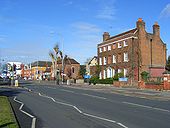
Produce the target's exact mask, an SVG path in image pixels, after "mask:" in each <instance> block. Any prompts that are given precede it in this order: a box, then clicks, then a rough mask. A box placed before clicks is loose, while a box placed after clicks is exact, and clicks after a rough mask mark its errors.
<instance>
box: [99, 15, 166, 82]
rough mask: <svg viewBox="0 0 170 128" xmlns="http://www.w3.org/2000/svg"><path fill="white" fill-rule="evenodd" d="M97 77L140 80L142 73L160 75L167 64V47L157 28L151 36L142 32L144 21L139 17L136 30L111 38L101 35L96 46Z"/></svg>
mask: <svg viewBox="0 0 170 128" xmlns="http://www.w3.org/2000/svg"><path fill="white" fill-rule="evenodd" d="M98 63H99V65H100V66H101V73H100V78H101V79H105V78H111V77H114V75H115V74H116V73H121V72H122V73H123V74H124V76H125V77H128V78H131V79H133V80H136V81H139V80H140V79H141V75H140V74H141V73H142V72H143V71H147V72H149V73H150V75H153V76H154V74H156V76H160V75H162V72H163V71H164V67H165V64H166V44H165V43H164V42H163V41H162V39H161V37H160V26H159V25H158V23H157V22H156V23H155V24H154V25H153V33H148V32H146V30H145V22H144V21H143V20H142V19H141V18H139V19H138V21H137V22H136V28H134V29H131V30H129V31H126V32H123V33H121V34H118V35H115V36H112V37H111V36H110V35H109V33H108V32H104V34H103V42H102V43H100V44H98Z"/></svg>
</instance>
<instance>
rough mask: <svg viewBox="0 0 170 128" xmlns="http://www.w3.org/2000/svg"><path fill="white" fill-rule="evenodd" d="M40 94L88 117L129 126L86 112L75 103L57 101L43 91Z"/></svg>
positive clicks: (125, 127) (124, 127)
mask: <svg viewBox="0 0 170 128" xmlns="http://www.w3.org/2000/svg"><path fill="white" fill-rule="evenodd" d="M39 96H41V97H45V98H48V99H51V100H52V101H53V102H55V103H58V104H61V105H65V106H69V107H72V108H74V109H75V110H76V111H77V112H79V113H80V114H82V115H84V116H88V117H92V118H96V119H99V120H103V121H107V122H111V123H114V124H117V125H119V126H121V127H123V128H128V127H127V126H125V125H124V124H122V123H120V122H117V121H114V120H110V119H107V118H103V117H99V116H95V115H92V114H88V113H84V112H82V111H81V110H80V109H79V108H78V107H76V106H74V105H72V104H67V103H64V102H60V101H56V100H55V99H54V98H53V97H50V96H47V95H42V94H41V93H39Z"/></svg>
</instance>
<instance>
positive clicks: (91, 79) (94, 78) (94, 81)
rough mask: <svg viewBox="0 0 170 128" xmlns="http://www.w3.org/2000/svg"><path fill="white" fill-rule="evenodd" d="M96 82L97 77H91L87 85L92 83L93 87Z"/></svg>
mask: <svg viewBox="0 0 170 128" xmlns="http://www.w3.org/2000/svg"><path fill="white" fill-rule="evenodd" d="M98 80H99V78H98V77H96V76H92V77H91V78H90V81H89V84H91V83H93V84H94V85H95V84H96V83H97V81H98Z"/></svg>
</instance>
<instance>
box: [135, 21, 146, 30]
mask: <svg viewBox="0 0 170 128" xmlns="http://www.w3.org/2000/svg"><path fill="white" fill-rule="evenodd" d="M136 27H137V29H138V30H145V22H144V21H143V20H142V18H139V19H138V21H137V22H136Z"/></svg>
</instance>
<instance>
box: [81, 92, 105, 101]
mask: <svg viewBox="0 0 170 128" xmlns="http://www.w3.org/2000/svg"><path fill="white" fill-rule="evenodd" d="M82 95H84V96H90V97H93V98H98V99H104V100H106V99H107V98H105V97H100V96H95V95H90V94H87V93H82Z"/></svg>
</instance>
